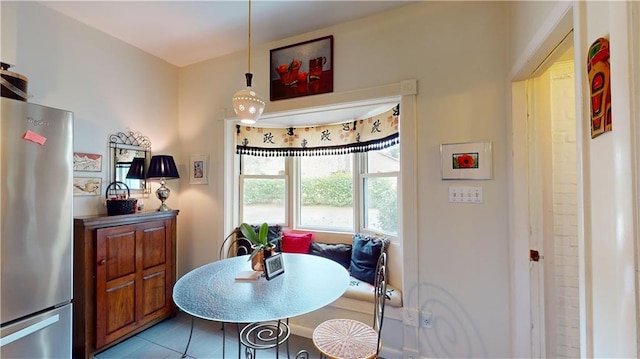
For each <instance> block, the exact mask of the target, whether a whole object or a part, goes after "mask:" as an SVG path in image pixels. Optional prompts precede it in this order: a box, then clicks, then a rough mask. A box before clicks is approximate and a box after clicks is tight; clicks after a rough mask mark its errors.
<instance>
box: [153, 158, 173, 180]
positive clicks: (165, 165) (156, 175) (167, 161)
mask: <svg viewBox="0 0 640 359" xmlns="http://www.w3.org/2000/svg"><path fill="white" fill-rule="evenodd" d="M147 178H148V179H156V180H158V179H162V178H164V179H174V178H180V175H179V174H178V168H177V167H176V163H175V162H174V161H173V156H167V155H156V156H153V157H151V163H150V164H149V171H147Z"/></svg>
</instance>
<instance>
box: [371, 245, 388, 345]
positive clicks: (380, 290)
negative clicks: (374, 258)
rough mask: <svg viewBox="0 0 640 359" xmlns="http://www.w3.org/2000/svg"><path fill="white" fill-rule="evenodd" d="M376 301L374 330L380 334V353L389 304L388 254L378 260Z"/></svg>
mask: <svg viewBox="0 0 640 359" xmlns="http://www.w3.org/2000/svg"><path fill="white" fill-rule="evenodd" d="M374 284H375V291H376V292H375V301H374V313H373V328H374V329H375V330H376V332H378V349H377V352H378V353H380V349H381V346H382V341H381V340H380V339H381V332H382V322H383V320H384V306H385V303H386V302H387V253H386V252H382V254H380V257H379V258H378V264H377V266H376V278H375V282H374Z"/></svg>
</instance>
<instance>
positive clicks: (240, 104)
mask: <svg viewBox="0 0 640 359" xmlns="http://www.w3.org/2000/svg"><path fill="white" fill-rule="evenodd" d="M248 38H249V41H248V48H247V53H248V55H247V64H248V66H247V67H248V69H247V73H246V74H244V76H245V77H246V79H247V88H246V89H243V90H240V91H238V92H236V93H235V95H233V99H232V101H231V102H232V103H233V110H234V111H235V112H236V115H237V116H238V118H239V119H240V122H242V123H247V124H252V123H256V121H257V120H258V118H260V116H262V112H263V111H264V107H265V102H264V100H263V99H262V97H260V95H258V94H257V93H255V91H253V90H252V89H251V79H252V78H253V74H252V73H251V0H249V36H248Z"/></svg>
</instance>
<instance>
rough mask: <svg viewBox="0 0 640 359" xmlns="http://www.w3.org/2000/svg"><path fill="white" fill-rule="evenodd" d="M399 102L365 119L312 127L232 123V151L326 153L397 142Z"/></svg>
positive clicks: (294, 154)
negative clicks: (233, 137) (279, 126)
mask: <svg viewBox="0 0 640 359" xmlns="http://www.w3.org/2000/svg"><path fill="white" fill-rule="evenodd" d="M399 117H400V105H396V106H395V107H393V108H391V109H389V110H387V111H385V112H383V113H381V114H379V115H375V116H372V117H369V118H367V119H361V120H356V121H349V122H344V123H339V124H334V125H326V126H314V127H289V128H268V127H252V126H246V125H236V144H237V146H236V153H237V154H241V155H251V156H263V157H274V156H326V155H341V154H348V153H354V152H367V151H372V150H380V149H383V148H387V147H390V146H393V145H395V144H397V143H398V139H399V138H398V118H399Z"/></svg>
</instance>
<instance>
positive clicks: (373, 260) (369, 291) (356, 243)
mask: <svg viewBox="0 0 640 359" xmlns="http://www.w3.org/2000/svg"><path fill="white" fill-rule="evenodd" d="M253 227H254V230H257V229H258V226H257V225H256V226H253ZM234 232H235V235H236V236H237V237H242V233H241V232H240V230H239V228H237V229H236V230H235V231H234ZM267 240H268V241H269V242H271V243H274V245H275V247H276V251H278V252H287V253H305V254H311V255H317V256H321V257H325V258H328V259H331V260H333V261H336V262H337V263H339V264H341V265H342V266H343V267H344V268H345V269H346V270H348V271H349V275H350V276H351V280H350V282H349V288H348V289H347V291H346V292H345V293H344V294H343V295H342V297H343V298H350V299H354V300H360V301H365V302H371V303H373V302H374V286H373V281H374V276H375V266H376V264H377V262H378V257H379V256H380V254H381V253H382V252H386V251H387V249H388V248H389V239H387V238H384V237H378V236H367V235H364V234H360V233H356V234H354V235H353V237H352V243H323V242H318V241H314V240H313V233H308V232H299V231H298V232H289V231H283V230H282V227H281V226H280V225H270V226H269V231H268V234H267ZM246 251H248V252H250V249H249V248H247V249H246ZM245 253H247V252H245ZM387 304H388V305H389V306H391V307H396V308H401V307H402V292H401V291H400V290H398V289H397V288H395V287H394V286H392V285H390V284H388V283H387Z"/></svg>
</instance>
